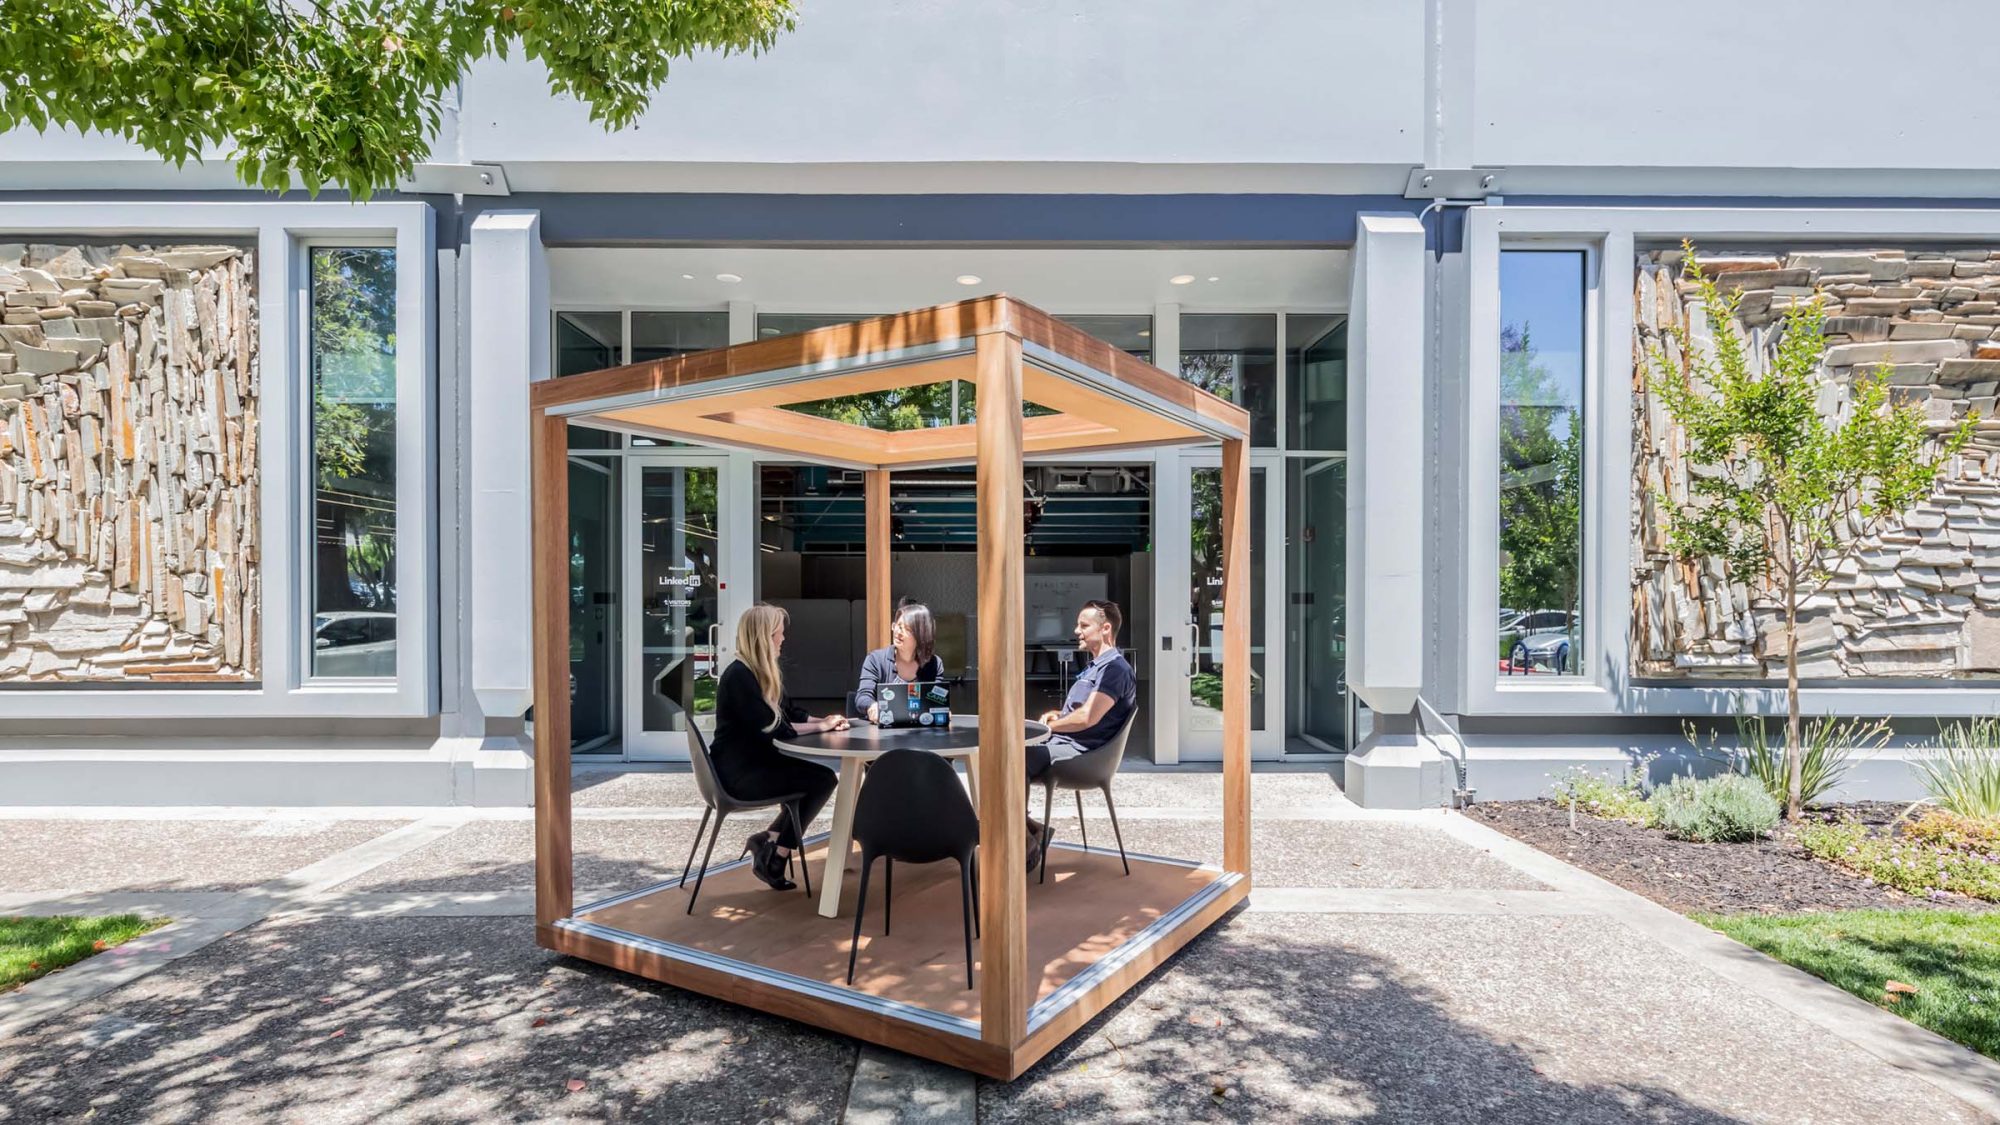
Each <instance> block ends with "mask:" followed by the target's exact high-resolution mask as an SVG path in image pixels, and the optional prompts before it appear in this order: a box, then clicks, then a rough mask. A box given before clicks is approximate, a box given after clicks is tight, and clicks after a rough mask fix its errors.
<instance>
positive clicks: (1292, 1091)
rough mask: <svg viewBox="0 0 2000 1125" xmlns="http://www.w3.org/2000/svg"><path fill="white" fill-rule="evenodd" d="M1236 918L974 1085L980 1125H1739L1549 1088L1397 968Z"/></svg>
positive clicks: (1623, 1098) (1545, 1078)
mask: <svg viewBox="0 0 2000 1125" xmlns="http://www.w3.org/2000/svg"><path fill="white" fill-rule="evenodd" d="M1243 917H1244V916H1243V915H1242V914H1241V912H1238V913H1237V914H1235V915H1232V916H1231V917H1230V918H1229V919H1226V920H1225V921H1224V923H1223V924H1222V925H1220V926H1218V927H1217V928H1215V929H1213V930H1210V931H1209V932H1208V933H1206V934H1204V935H1203V936H1201V937H1200V938H1197V939H1196V940H1195V941H1194V942H1193V943H1191V944H1190V945H1189V946H1188V947H1187V948H1186V949H1184V950H1182V951H1181V952H1180V953H1179V954H1178V955H1176V956H1175V957H1174V958H1173V959H1172V960H1171V961H1169V962H1168V964H1167V966H1165V967H1164V968H1163V969H1162V970H1160V971H1159V972H1158V973H1157V974H1156V975H1155V976H1154V977H1153V978H1151V980H1150V981H1149V982H1148V984H1146V985H1144V986H1142V987H1141V988H1139V989H1138V990H1135V991H1134V992H1132V993H1129V994H1127V995H1126V996H1125V997H1124V998H1123V999H1122V1000H1120V1001H1119V1002H1118V1003H1117V1004H1116V1005H1114V1006H1113V1007H1112V1008H1111V1009H1109V1010H1108V1011H1106V1012H1105V1013H1103V1014H1102V1015H1100V1016H1099V1017H1098V1018H1097V1019H1095V1020H1093V1021H1091V1023H1090V1024H1088V1025H1086V1026H1085V1027H1084V1029H1083V1030H1081V1031H1080V1032H1078V1033H1077V1034H1076V1035H1075V1036H1072V1037H1071V1038H1070V1040H1069V1041H1068V1042H1067V1043H1066V1044H1064V1045H1063V1046H1062V1047H1059V1048H1057V1049H1056V1051H1055V1052H1053V1053H1052V1054H1050V1055H1048V1056H1047V1057H1046V1058H1044V1059H1043V1060H1042V1061H1041V1062H1040V1063H1039V1064H1037V1065H1036V1066H1035V1067H1034V1068H1032V1069H1031V1070H1029V1071H1028V1072H1027V1073H1026V1074H1024V1075H1022V1076H1021V1077H1020V1078H1018V1079H1016V1080H1015V1081H1013V1082H1011V1083H982V1084H981V1090H980V1115H979V1116H980V1121H981V1122H1009V1121H1047V1120H1057V1119H1060V1120H1063V1121H1092V1122H1097V1121H1104V1122H1147V1123H1156V1122H1164V1121H1354V1122H1440V1121H1465V1122H1481V1123H1486V1122H1565V1123H1570V1122H1613V1121H1616V1122H1630V1121H1660V1122H1667V1121H1671V1122H1677V1123H1680V1122H1692V1123H1695V1125H1722V1123H1724V1122H1732V1121H1736V1120H1738V1119H1737V1118H1734V1117H1730V1116H1727V1115H1725V1114H1721V1113H1717V1112H1715V1111H1713V1110H1710V1109H1707V1108H1704V1107H1702V1106H1698V1105H1695V1104H1693V1103H1690V1102H1688V1101H1686V1100H1684V1099H1683V1098H1682V1097H1680V1096H1679V1095H1677V1094H1676V1093H1674V1092H1673V1091H1671V1090H1666V1089H1662V1088H1659V1087H1656V1086H1647V1085H1642V1084H1638V1083H1625V1082H1620V1083H1616V1084H1609V1085H1577V1084H1572V1083H1569V1082H1564V1081H1561V1080H1559V1079H1557V1078H1554V1077H1551V1076H1550V1075H1548V1074H1546V1073H1544V1072H1543V1070H1542V1069H1541V1068H1540V1067H1539V1066H1538V1065H1537V1062H1536V1059H1535V1057H1534V1056H1533V1055H1532V1054H1530V1053H1529V1052H1528V1051H1527V1050H1525V1049H1523V1048H1522V1047H1520V1046H1517V1045H1515V1044H1512V1043H1508V1042H1503V1041H1501V1040H1498V1039H1495V1038H1494V1037H1493V1036H1492V1035H1490V1034H1488V1033H1486V1032H1484V1031H1482V1030H1480V1029H1478V1028H1475V1027H1472V1026H1469V1025H1467V1024H1465V1023H1463V1022H1460V1021H1459V1020H1457V1019H1455V1018H1453V1016H1452V1015H1451V1014H1450V1013H1449V1012H1448V1011H1447V1010H1446V1006H1445V1001H1444V998H1443V997H1441V996H1438V995H1436V994H1434V993H1432V992H1430V991H1429V990H1428V989H1426V988H1424V987H1423V986H1421V985H1416V984H1413V983H1411V982H1409V981H1407V980H1404V979H1401V978H1402V977H1403V976H1404V975H1405V974H1404V973H1402V972H1401V971H1400V970H1399V969H1398V968H1397V967H1396V965H1395V964H1394V963H1392V962H1389V961H1386V960H1383V959H1381V958H1379V957H1376V956H1374V955H1372V954H1369V953H1364V952H1360V951H1357V950H1354V949H1351V948H1345V947H1343V946H1341V945H1340V944H1338V943H1330V942H1324V941H1313V940H1306V939H1303V938H1300V937H1294V936H1290V935H1287V934H1285V933H1282V932H1277V933H1273V932H1271V931H1270V930H1268V929H1264V928H1261V927H1260V928H1258V929H1257V930H1256V931H1250V930H1248V929H1247V928H1241V927H1237V926H1236V925H1235V923H1238V922H1240V921H1242V920H1243ZM1264 920H1265V921H1269V918H1268V917H1267V918H1266V919H1264ZM1524 1002H1532V1000H1531V999H1530V998H1525V997H1524Z"/></svg>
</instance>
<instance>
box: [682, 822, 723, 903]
mask: <svg viewBox="0 0 2000 1125" xmlns="http://www.w3.org/2000/svg"><path fill="white" fill-rule="evenodd" d="M714 815H715V810H714V809H707V808H705V809H703V810H701V826H700V827H699V828H696V829H695V830H694V839H692V840H689V841H688V859H687V862H686V863H683V864H681V889H682V890H686V889H687V885H688V876H689V875H691V874H693V873H694V853H695V852H697V851H700V850H701V836H702V833H704V832H707V831H708V818H709V817H711V816H714Z"/></svg>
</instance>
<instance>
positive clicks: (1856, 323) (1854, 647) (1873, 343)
mask: <svg viewBox="0 0 2000 1125" xmlns="http://www.w3.org/2000/svg"><path fill="white" fill-rule="evenodd" d="M1701 261H1702V265H1703V267H1704V268H1705V269H1707V270H1708V271H1709V272H1710V273H1712V274H1714V275H1715V276H1716V279H1717V282H1718V284H1719V285H1720V286H1721V287H1722V288H1723V290H1724V291H1725V292H1741V293H1742V295H1743V299H1742V303H1741V305H1740V306H1739V310H1738V318H1737V323H1736V329H1737V333H1738V336H1739V337H1740V338H1741V339H1742V340H1744V341H1745V343H1746V351H1747V353H1748V355H1749V357H1750V360H1751V362H1752V363H1753V364H1756V365H1760V366H1761V365H1767V364H1769V363H1770V362H1772V359H1773V357H1774V356H1775V355H1776V351H1777V344H1778V336H1779V327H1780V320H1781V318H1782V316H1783V314H1784V312H1785V310H1786V309H1787V308H1789V307H1791V304H1792V303H1793V302H1795V301H1802V300H1810V299H1812V297H1813V295H1814V293H1815V292H1817V293H1820V294H1821V295H1822V297H1823V299H1824V300H1825V301H1826V306H1825V307H1826V312H1827V317H1828V319H1827V322H1826V332H1827V337H1826V339H1827V344H1828V348H1827V353H1826V360H1825V363H1824V365H1823V366H1822V368H1821V372H1822V376H1823V378H1824V380H1825V384H1824V388H1823V391H1822V394H1821V408H1822V410H1824V411H1825V412H1826V413H1827V415H1828V416H1829V417H1838V416H1839V414H1840V412H1841V411H1843V410H1845V409H1847V405H1848V401H1849V388H1850V387H1851V385H1852V380H1853V376H1854V373H1855V372H1857V371H1861V372H1869V371H1874V370H1876V369H1878V368H1881V367H1885V366H1886V367H1887V369H1888V373H1889V381H1890V384H1891V386H1892V388H1893V392H1892V393H1893V394H1894V396H1895V397H1896V398H1897V399H1898V400H1900V401H1903V402H1910V403H1915V404H1917V405H1919V406H1921V408H1922V409H1923V410H1924V412H1925V414H1926V415H1927V416H1928V418H1929V419H1930V423H1931V431H1932V434H1933V437H1936V436H1937V435H1941V434H1943V433H1945V432H1947V431H1949V430H1950V429H1951V428H1952V427H1953V425H1954V422H1955V420H1957V419H1959V418H1962V417H1963V416H1964V415H1965V414H1966V412H1967V411H1968V410H1972V409H1977V410H1978V412H1979V414H1980V417H1981V418H1982V419H1993V418H1994V413H1995V412H1994V406H1995V399H1996V391H2000V338H1996V332H2000V251H1996V250H1989V249H1977V248H1973V249H1952V250H1930V249H1923V250H1918V249H1910V250H1900V249H1852V250H1850V249H1818V248H1815V249H1811V250H1800V251H1796V252H1787V251H1783V250H1779V251H1772V252H1754V253H1753V252H1742V251H1736V252H1731V253H1728V254H1708V253H1704V254H1702V255H1701ZM1681 265H1682V255H1681V253H1680V251H1678V250H1652V251H1645V252H1642V253H1641V254H1640V255H1639V260H1638V279H1637V285H1636V291H1635V292H1634V295H1633V296H1634V317H1633V321H1634V339H1633V364H1634V383H1633V401H1634V404H1635V411H1634V427H1633V429H1634V435H1633V466H1634V470H1635V471H1634V480H1633V494H1632V501H1633V526H1634V531H1635V537H1634V543H1633V572H1632V642H1633V643H1632V653H1633V672H1634V674H1635V675H1637V676H1639V677H1643V678H1661V679H1671V678H1690V677H1694V678H1714V677H1718V676H1735V677H1754V678H1771V677H1781V676H1782V675H1783V673H1784V657H1785V650H1784V635H1783V624H1784V611H1783V606H1782V604H1781V603H1780V602H1779V601H1778V600H1777V596H1776V590H1775V589H1774V588H1773V587H1771V586H1770V585H1769V584H1768V583H1763V582H1750V583H1746V582H1744V581H1741V580H1732V577H1731V576H1730V575H1728V574H1726V573H1725V571H1724V568H1723V567H1722V565H1721V563H1720V562H1717V561H1709V562H1706V563H1702V564H1689V563H1682V562H1679V561H1676V560H1675V559H1673V558H1672V557H1671V556H1670V554H1669V553H1668V551H1667V540H1666V527H1665V520H1664V518H1663V513H1662V512H1661V511H1660V510H1659V506H1658V503H1657V497H1660V496H1666V497H1668V498H1669V501H1670V502H1671V503H1674V504H1679V503H1684V502H1685V501H1686V499H1687V496H1688V482H1689V479H1690V477H1691V476H1694V475H1699V474H1701V473H1702V472H1704V471H1707V470H1705V469H1704V467H1703V466H1700V465H1691V464H1690V463H1689V461H1688V458H1687V441H1686V436H1685V434H1684V433H1683V432H1682V431H1681V430H1680V428H1679V427H1678V426H1677V425H1675V424H1674V423H1673V421H1672V419H1671V418H1670V417H1669V416H1668V415H1667V413H1666V411H1665V409H1664V408H1663V407H1662V406H1661V404H1660V403H1659V402H1658V401H1657V400H1656V399H1655V398H1654V397H1653V396H1652V395H1650V394H1649V393H1648V392H1647V389H1646V379H1647V375H1648V372H1649V371H1651V370H1652V369H1653V368H1652V360H1651V358H1650V357H1651V356H1652V355H1653V354H1654V352H1655V351H1656V350H1659V351H1662V352H1664V353H1665V354H1666V356H1667V359H1668V362H1670V363H1676V364H1680V363H1684V361H1685V360H1684V357H1682V356H1681V355H1680V354H1679V349H1678V347H1677V346H1676V344H1675V343H1674V341H1673V340H1672V339H1671V338H1669V337H1668V336H1666V335H1665V334H1664V332H1663V330H1664V329H1667V328H1670V327H1675V326H1686V328H1687V330H1688V332H1689V334H1690V337H1691V339H1692V340H1693V343H1694V346H1695V347H1696V348H1701V347H1704V346H1706V342H1707V341H1708V339H1709V331H1708V326H1707V324H1706V323H1705V321H1704V319H1703V317H1702V315H1701V310H1700V306H1699V303H1698V298H1697V296H1696V294H1695V293H1694V291H1693V287H1692V286H1691V285H1690V284H1689V283H1687V282H1686V281H1685V280H1684V279H1682V278H1681ZM1863 530H1864V529H1863V526H1862V524H1861V521H1860V519H1859V517H1858V516H1857V517H1856V518H1855V520H1854V522H1853V523H1852V525H1851V531H1852V532H1853V533H1854V534H1856V535H1859V534H1860V533H1861V532H1862V531H1863ZM1849 545H1851V546H1852V547H1853V551H1852V554H1851V557H1849V558H1848V560H1847V561H1846V562H1844V563H1843V564H1841V565H1840V566H1839V568H1838V569H1837V571H1836V573H1835V575H1834V578H1833V580H1832V581H1831V582H1830V583H1828V584H1827V585H1826V586H1825V587H1824V588H1823V589H1821V590H1820V591H1819V592H1817V593H1815V594H1814V595H1813V596H1812V597H1811V598H1809V599H1808V600H1807V601H1806V602H1805V604H1804V606H1803V607H1802V610H1801V616H1800V623H1799V645H1800V653H1799V656H1800V667H1799V671H1800V675H1801V676H1802V677H1803V678H1806V679H1816V680H1838V679H1849V678H1857V677H1876V678H1891V679H1903V678H1911V677H1920V678H1921V677H1931V678H1935V677H1951V678H1979V677H1991V676H1994V675H1996V674H2000V425H1996V424H1992V423H1987V424H1982V425H1981V426H1980V427H1979V428H1978V430H1977V431H1976V432H1975V435H1974V437H1973V440H1972V443H1971V444H1970V445H1969V446H1968V447H1967V448H1966V449H1965V451H1964V452H1963V454H1962V455H1960V456H1958V457H1956V458H1954V459H1953V460H1952V461H1951V463H1950V464H1949V465H1948V466H1947V470H1946V473H1945V476H1944V479H1943V481H1942V483H1941V484H1940V486H1939V487H1938V489H1937V490H1936V491H1935V492H1933V493H1932V495H1931V496H1930V497H1929V498H1928V499H1926V500H1925V501H1923V502H1922V503H1920V504H1919V505H1917V507H1915V508H1914V509H1912V510H1911V511H1910V512H1909V513H1907V514H1906V515H1905V516H1904V517H1903V518H1901V519H1897V520H1894V521H1891V522H1890V523H1889V524H1888V525H1887V526H1885V527H1881V528H1879V529H1877V530H1875V531H1872V532H1870V533H1869V534H1867V535H1865V536H1862V537H1861V538H1860V539H1859V541H1858V542H1856V541H1854V540H1852V539H1850V540H1849Z"/></svg>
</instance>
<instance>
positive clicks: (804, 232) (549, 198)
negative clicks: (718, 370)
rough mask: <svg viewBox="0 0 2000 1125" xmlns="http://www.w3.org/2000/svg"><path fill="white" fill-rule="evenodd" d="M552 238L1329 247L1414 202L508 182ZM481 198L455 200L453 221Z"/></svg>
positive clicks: (515, 202) (1410, 208) (556, 242)
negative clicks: (523, 188) (613, 188)
mask: <svg viewBox="0 0 2000 1125" xmlns="http://www.w3.org/2000/svg"><path fill="white" fill-rule="evenodd" d="M493 202H494V204H495V205H496V206H504V207H506V208H507V209H510V210H519V209H524V208H534V209H537V210H539V211H541V213H542V238H543V241H544V242H545V243H546V244H547V245H550V246H617V245H640V244H655V243H671V244H675V245H691V246H703V245H706V246H722V245H728V246H742V245H757V244H773V245H791V244H799V243H819V244H830V245H868V244H897V243H913V242H928V243H953V244H980V243H1004V244H1023V243H1025V244H1046V245H1075V244H1084V245H1091V244H1095V245H1127V246H1170V245H1185V244H1190V243H1215V244H1228V245H1241V246H1292V247H1308V246H1319V247H1331V246H1342V245H1346V244H1348V243H1351V242H1353V241H1354V232H1355V225H1356V218H1357V216H1359V215H1360V214H1362V213H1363V212H1370V211H1374V212H1380V211H1402V212H1407V213H1410V214H1415V213H1416V212H1417V211H1418V210H1419V209H1421V208H1422V207H1423V203H1422V202H1421V201H1411V200H1407V199H1404V198H1402V197H1401V196H1391V195H1295V194H1246V195H1218V194H1184V195H1080V194H1079V195H1003V194H965V195H750V194H733V193H709V192H686V193H659V192H634V193H610V192H605V193H568V192H516V193H515V194H513V195H511V196H509V197H507V198H506V199H499V200H494V201H493ZM483 208H484V203H483V202H480V203H475V202H474V201H473V200H470V199H468V200H466V201H465V212H464V215H465V219H464V224H465V225H462V226H461V230H464V229H467V225H469V223H470V222H471V220H472V218H473V217H475V216H476V215H477V213H478V211H479V210H481V209H483Z"/></svg>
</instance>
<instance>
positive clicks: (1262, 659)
mask: <svg viewBox="0 0 2000 1125" xmlns="http://www.w3.org/2000/svg"><path fill="white" fill-rule="evenodd" d="M1179 471H1181V472H1183V473H1186V474H1187V476H1186V488H1187V496H1188V501H1189V502H1188V504H1187V506H1186V509H1185V510H1186V512H1187V526H1186V528H1185V529H1181V530H1180V531H1178V532H1175V531H1171V530H1170V531H1168V532H1167V534H1182V535H1185V537H1186V542H1187V545H1188V546H1187V570H1186V578H1185V584H1184V585H1183V586H1182V588H1183V589H1185V590H1186V591H1187V600H1186V601H1185V602H1180V603H1172V604H1177V605H1179V606H1181V607H1183V608H1181V609H1180V614H1181V618H1182V621H1183V628H1184V630H1185V641H1184V642H1182V643H1181V644H1180V645H1177V646H1175V647H1176V648H1177V649H1178V650H1179V660H1178V661H1177V662H1175V664H1174V665H1170V666H1177V667H1178V668H1179V670H1180V674H1179V675H1177V676H1168V675H1165V674H1164V673H1165V672H1166V671H1167V669H1165V668H1163V669H1162V673H1163V674H1162V677H1161V682H1162V683H1163V684H1171V685H1175V687H1176V688H1177V690H1178V694H1179V698H1180V731H1179V735H1180V738H1179V743H1180V759H1181V760H1182V761H1215V760H1219V759H1220V758H1221V757H1222V673H1223V665H1222V609H1223V602H1222V465H1221V462H1220V458H1219V455H1194V456H1188V457H1183V458H1182V459H1181V460H1180V462H1179ZM1274 471H1275V469H1274V465H1273V464H1266V463H1262V459H1260V458H1257V457H1255V456H1254V455H1253V457H1252V462H1251V467H1250V752H1251V756H1252V757H1255V758H1278V757H1281V756H1283V754H1284V737H1283V733H1284V732H1283V724H1282V722H1281V721H1280V718H1279V717H1280V716H1282V715H1283V713H1284V711H1283V708H1284V702H1283V696H1284V690H1283V689H1284V677H1283V667H1282V665H1283V653H1282V652H1280V651H1278V650H1277V649H1275V648H1274V647H1272V645H1271V644H1270V639H1271V638H1273V637H1277V636H1282V635H1283V632H1282V631H1283V622H1282V620H1274V618H1275V617H1277V614H1276V613H1275V612H1274V611H1275V610H1276V609H1277V606H1276V605H1275V604H1274V602H1273V599H1271V598H1269V597H1267V596H1266V588H1267V586H1268V583H1267V581H1266V578H1267V572H1268V569H1269V568H1268V563H1269V561H1270V560H1271V559H1274V558H1279V557H1281V555H1280V552H1281V551H1282V546H1283V545H1282V539H1281V538H1280V537H1279V536H1278V535H1277V532H1278V530H1279V529H1281V528H1282V527H1283V520H1282V518H1279V517H1281V516H1282V513H1273V512H1272V511H1271V506H1272V504H1273V503H1274V501H1275V500H1276V499H1277V496H1278V490H1277V489H1275V488H1273V487H1271V484H1272V480H1273V475H1272V474H1273V472H1274ZM1160 602H1161V605H1162V607H1163V612H1169V613H1171V612H1174V610H1172V609H1167V608H1165V607H1167V606H1168V605H1169V604H1170V603H1169V598H1168V596H1167V594H1166V591H1164V590H1163V591H1162V592H1161V597H1160ZM1162 656H1163V658H1165V654H1164V653H1163V654H1162Z"/></svg>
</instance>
